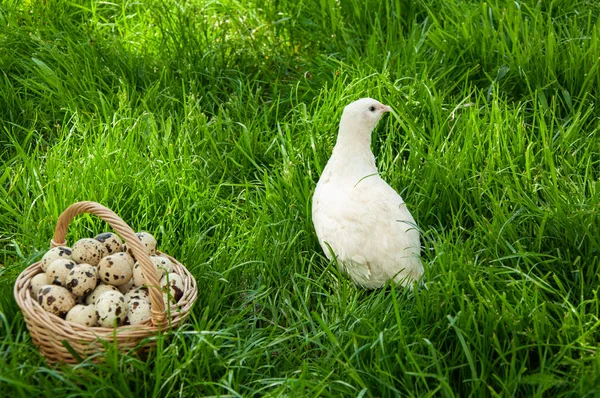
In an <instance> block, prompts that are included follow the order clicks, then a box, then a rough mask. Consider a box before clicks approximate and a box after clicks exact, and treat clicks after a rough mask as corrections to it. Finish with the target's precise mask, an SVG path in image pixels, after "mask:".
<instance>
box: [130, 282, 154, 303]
mask: <svg viewBox="0 0 600 398" xmlns="http://www.w3.org/2000/svg"><path fill="white" fill-rule="evenodd" d="M131 300H145V301H147V302H150V293H149V292H148V289H146V288H145V287H141V286H137V287H134V288H133V289H131V290H130V291H128V292H127V293H126V294H125V301H126V302H130V301H131Z"/></svg>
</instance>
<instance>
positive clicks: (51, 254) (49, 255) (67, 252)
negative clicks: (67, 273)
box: [40, 246, 73, 272]
mask: <svg viewBox="0 0 600 398" xmlns="http://www.w3.org/2000/svg"><path fill="white" fill-rule="evenodd" d="M72 253H73V251H72V250H71V248H69V247H66V246H58V247H55V248H52V249H50V250H48V251H47V252H46V254H44V256H43V257H42V259H41V260H40V267H41V268H42V271H44V272H46V270H47V269H48V266H49V265H50V263H51V262H52V261H54V260H58V259H59V258H62V259H65V260H72V258H71V255H72Z"/></svg>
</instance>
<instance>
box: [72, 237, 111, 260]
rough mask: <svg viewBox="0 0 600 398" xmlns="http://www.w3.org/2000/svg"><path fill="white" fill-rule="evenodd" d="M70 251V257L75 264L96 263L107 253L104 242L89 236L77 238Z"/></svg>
mask: <svg viewBox="0 0 600 398" xmlns="http://www.w3.org/2000/svg"><path fill="white" fill-rule="evenodd" d="M72 251H73V253H72V254H71V258H73V260H75V262H77V264H81V263H86V264H90V265H93V266H96V265H98V263H99V262H100V260H101V259H102V257H105V256H106V255H107V254H108V250H106V246H104V243H101V242H99V241H97V240H96V239H90V238H84V239H79V240H78V241H77V242H75V244H74V245H73V250H72Z"/></svg>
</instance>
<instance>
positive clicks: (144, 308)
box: [126, 299, 152, 325]
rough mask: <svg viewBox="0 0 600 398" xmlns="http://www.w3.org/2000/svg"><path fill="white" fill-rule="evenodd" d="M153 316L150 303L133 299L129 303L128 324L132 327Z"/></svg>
mask: <svg viewBox="0 0 600 398" xmlns="http://www.w3.org/2000/svg"><path fill="white" fill-rule="evenodd" d="M151 316H152V309H151V307H150V302H148V301H146V300H142V299H133V300H131V301H129V302H127V318H126V322H129V324H130V325H135V324H138V323H140V322H142V321H144V320H146V319H148V318H150V317H151Z"/></svg>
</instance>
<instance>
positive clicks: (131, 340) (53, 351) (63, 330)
mask: <svg viewBox="0 0 600 398" xmlns="http://www.w3.org/2000/svg"><path fill="white" fill-rule="evenodd" d="M82 213H90V214H94V215H96V216H98V217H100V218H101V219H102V220H104V221H106V222H107V223H108V224H109V225H110V226H111V227H112V228H113V230H114V231H115V232H117V233H118V234H119V235H120V236H121V238H123V240H124V241H125V243H126V244H127V247H128V248H129V249H130V250H131V251H132V253H133V255H134V256H135V258H136V259H137V260H138V261H139V262H140V264H141V266H142V270H143V272H144V275H145V277H146V280H147V281H148V291H149V293H150V301H151V303H152V317H151V318H149V319H147V320H145V321H143V322H141V323H138V324H136V325H128V326H120V327H117V328H104V327H87V326H84V325H80V324H77V323H73V322H67V321H65V320H64V319H62V318H60V317H58V316H56V315H53V314H51V313H49V312H46V311H45V310H44V309H43V308H42V307H41V306H40V305H39V304H38V302H37V298H36V297H32V295H31V292H30V289H29V285H30V282H31V278H33V277H34V276H35V275H37V274H39V273H41V272H42V269H41V267H40V262H37V263H35V264H33V265H31V266H29V267H28V268H26V269H25V270H24V271H23V272H22V273H21V274H20V275H19V277H18V278H17V281H16V283H15V288H14V295H15V299H16V300H17V303H18V304H19V307H21V310H22V311H23V316H24V318H25V323H26V324H27V328H28V329H29V332H30V333H31V338H32V340H33V342H34V344H35V345H36V346H38V347H39V349H40V352H41V353H42V355H44V356H45V357H46V360H47V361H48V362H51V363H54V362H63V363H77V362H78V361H79V358H77V356H79V357H81V358H84V357H87V356H90V355H94V354H97V353H102V352H104V350H105V349H104V346H105V345H107V344H108V345H110V346H113V345H116V346H117V347H118V349H119V351H121V352H127V351H130V350H131V349H133V348H136V347H137V348H136V349H138V350H142V351H143V350H147V349H148V348H150V347H152V346H153V345H154V344H155V343H154V341H153V339H148V340H147V341H145V342H144V343H143V345H142V346H140V343H141V342H142V340H144V339H147V338H149V337H152V336H155V335H157V334H158V333H159V332H161V331H164V330H168V329H171V328H175V327H177V326H178V325H179V324H181V323H182V322H183V321H184V320H185V318H186V317H187V316H188V314H189V312H190V309H191V307H192V305H193V304H194V302H195V301H196V296H197V293H198V290H197V287H196V281H195V279H194V277H193V276H192V275H191V274H190V273H189V272H188V270H187V269H185V267H184V266H183V265H182V264H181V263H179V262H178V261H177V260H176V259H174V258H173V257H171V256H168V255H166V254H164V253H160V252H157V254H162V255H164V256H166V257H168V258H169V259H170V260H171V261H172V262H173V271H172V272H175V273H177V274H178V275H179V276H181V278H182V279H183V283H184V289H183V296H182V297H181V299H180V300H179V301H178V302H177V304H173V305H171V306H170V308H167V309H165V305H164V302H163V293H162V291H161V290H160V286H159V279H158V277H157V275H156V272H155V271H154V270H155V268H154V266H153V265H152V262H151V260H150V258H149V257H148V255H147V254H146V251H145V250H144V248H143V246H142V244H141V243H140V241H139V240H138V238H137V236H136V235H135V232H134V231H133V230H132V229H131V228H130V227H129V226H128V225H127V224H126V223H125V222H124V221H123V220H122V219H121V218H120V217H119V216H117V215H116V214H115V213H114V212H113V211H111V210H110V209H108V208H106V207H104V206H102V205H101V204H98V203H95V202H77V203H74V204H72V205H71V206H69V207H68V208H67V209H66V210H65V211H64V212H63V213H62V214H61V215H60V217H59V218H58V222H57V224H56V229H55V231H54V239H52V241H51V247H56V246H66V245H67V243H66V241H65V236H66V234H67V228H68V226H69V222H70V221H71V220H72V219H73V218H74V217H75V216H77V215H79V214H82ZM67 346H70V348H71V350H69V349H68V348H67ZM71 351H74V352H75V353H76V355H73V354H72V352H71ZM102 358H103V355H95V356H94V358H93V360H94V361H101V360H102Z"/></svg>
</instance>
